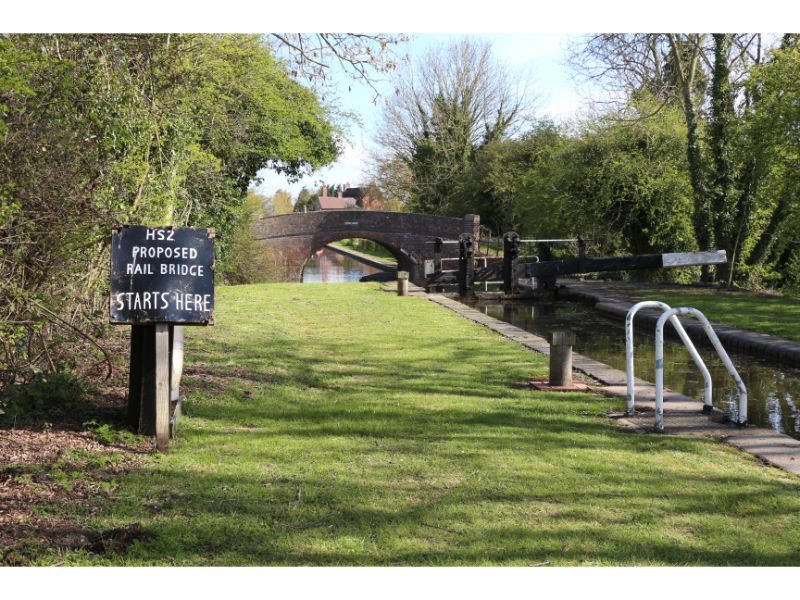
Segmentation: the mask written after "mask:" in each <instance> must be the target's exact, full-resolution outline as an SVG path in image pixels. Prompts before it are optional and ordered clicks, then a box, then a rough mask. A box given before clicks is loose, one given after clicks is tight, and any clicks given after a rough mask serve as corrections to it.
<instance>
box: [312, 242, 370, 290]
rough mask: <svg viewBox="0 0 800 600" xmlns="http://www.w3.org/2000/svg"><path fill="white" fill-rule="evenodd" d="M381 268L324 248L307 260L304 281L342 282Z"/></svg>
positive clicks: (359, 277) (353, 279) (356, 278)
mask: <svg viewBox="0 0 800 600" xmlns="http://www.w3.org/2000/svg"><path fill="white" fill-rule="evenodd" d="M380 272H381V270H380V269H377V268H375V267H372V266H370V265H367V264H364V263H362V262H360V261H358V260H355V259H352V258H350V257H348V256H344V255H343V254H339V253H338V252H334V251H333V250H328V249H327V248H322V249H321V250H319V251H318V252H317V253H316V254H314V255H313V256H312V257H311V258H309V259H308V261H307V262H306V266H305V268H304V269H303V283H340V282H343V281H358V280H359V279H361V278H362V277H364V275H372V274H373V273H380Z"/></svg>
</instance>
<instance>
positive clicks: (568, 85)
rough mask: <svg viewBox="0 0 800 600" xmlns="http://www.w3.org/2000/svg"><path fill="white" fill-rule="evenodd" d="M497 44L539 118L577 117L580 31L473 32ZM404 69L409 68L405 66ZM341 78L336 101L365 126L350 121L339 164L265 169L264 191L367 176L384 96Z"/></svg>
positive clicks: (429, 44)
mask: <svg viewBox="0 0 800 600" xmlns="http://www.w3.org/2000/svg"><path fill="white" fill-rule="evenodd" d="M470 36H471V37H477V38H480V39H484V40H489V41H491V42H492V48H493V52H494V54H495V56H496V57H497V58H498V59H499V60H501V61H503V62H504V63H505V64H506V65H507V66H508V67H509V68H510V70H511V71H512V73H514V74H515V75H518V76H519V77H523V78H525V77H527V78H528V79H529V80H530V81H531V84H532V85H531V88H532V91H533V93H534V94H536V96H537V97H538V98H539V100H538V102H537V110H536V114H537V116H540V117H544V116H549V117H551V118H553V119H555V120H558V121H563V120H566V119H568V118H570V117H572V116H574V115H575V113H576V112H578V110H579V109H580V107H581V104H582V96H581V93H580V90H578V89H577V88H576V86H575V84H574V83H573V81H572V79H571V77H570V72H569V70H568V68H567V66H566V65H565V51H564V50H565V47H566V45H567V44H568V43H569V41H570V40H571V39H573V38H575V37H576V36H575V35H571V34H565V33H531V34H512V33H508V34H494V35H481V34H470ZM462 37H464V34H457V33H452V34H451V33H448V34H421V35H413V36H411V39H410V40H409V41H408V42H406V43H405V44H403V45H402V46H401V47H400V48H399V49H398V53H399V54H401V55H408V58H409V60H410V61H412V62H413V61H414V60H415V59H416V58H419V57H421V56H423V55H424V54H425V53H426V52H427V51H428V50H429V49H431V48H433V47H436V46H439V45H444V44H447V43H448V42H449V41H453V40H457V39H461V38H462ZM398 68H399V69H401V68H403V66H402V65H401V66H400V67H398ZM333 77H334V78H335V79H336V81H337V86H336V94H337V96H338V100H337V102H336V104H337V105H338V106H339V107H340V109H341V110H344V111H350V112H353V113H355V114H356V115H358V117H359V120H360V124H357V123H353V124H350V126H349V128H348V131H347V134H346V138H345V147H344V152H343V153H342V156H341V157H340V158H339V160H338V161H337V162H336V163H334V164H333V165H331V166H329V167H326V168H324V169H320V170H319V171H317V172H315V173H314V174H313V175H311V176H310V177H306V178H304V179H302V180H301V181H299V182H297V183H293V184H290V183H288V182H287V180H286V178H285V177H284V176H282V175H279V174H277V173H275V172H273V171H268V170H264V171H262V172H261V173H259V176H260V177H261V178H262V179H263V182H262V183H261V184H260V185H259V186H258V189H259V191H260V192H261V193H263V194H266V195H272V194H274V193H275V191H276V190H277V189H279V188H282V189H287V190H289V191H290V192H291V193H292V195H293V196H295V197H296V195H297V193H298V192H299V191H300V189H301V188H302V187H303V186H306V187H308V188H310V189H314V188H317V187H318V185H319V182H320V181H324V182H325V183H329V184H337V183H348V182H349V183H351V184H352V185H357V184H358V183H361V182H362V180H363V179H364V177H363V174H364V170H365V168H366V161H367V158H368V156H369V152H370V149H371V148H373V147H374V144H373V136H374V134H375V129H376V126H377V124H378V123H379V121H380V115H381V106H380V103H381V101H380V99H379V101H378V103H377V104H376V103H374V102H373V99H374V97H375V94H374V92H373V91H372V89H371V88H369V86H367V85H366V84H363V83H360V82H358V81H352V80H351V79H350V78H348V77H347V76H346V75H344V74H343V73H342V72H341V71H340V70H338V68H337V69H336V70H334V71H333ZM376 87H377V88H378V90H379V92H381V94H382V96H386V95H388V94H391V92H392V86H391V82H390V81H389V80H388V79H385V80H384V81H382V82H380V83H379V84H378V85H376Z"/></svg>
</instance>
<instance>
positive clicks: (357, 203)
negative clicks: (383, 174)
mask: <svg viewBox="0 0 800 600" xmlns="http://www.w3.org/2000/svg"><path fill="white" fill-rule="evenodd" d="M344 187H345V190H344V192H337V193H336V195H335V196H329V195H328V186H327V185H323V186H322V192H321V193H320V195H319V198H318V199H317V202H316V205H315V207H314V210H347V209H351V210H352V209H359V208H361V209H367V210H368V209H369V196H368V195H367V194H366V193H365V192H364V190H363V189H362V188H357V187H350V184H349V183H347V184H345V186H344Z"/></svg>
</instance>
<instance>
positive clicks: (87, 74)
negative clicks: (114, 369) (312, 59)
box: [0, 34, 338, 385]
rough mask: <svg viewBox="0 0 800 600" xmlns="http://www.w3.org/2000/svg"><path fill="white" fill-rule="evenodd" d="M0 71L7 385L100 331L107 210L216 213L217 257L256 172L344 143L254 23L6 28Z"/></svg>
mask: <svg viewBox="0 0 800 600" xmlns="http://www.w3.org/2000/svg"><path fill="white" fill-rule="evenodd" d="M0 84H1V85H2V88H0V130H2V134H0V328H2V331H0V340H2V343H0V385H2V379H3V378H6V379H8V378H14V377H17V376H18V374H20V373H24V372H25V369H26V368H28V367H30V366H31V363H33V362H36V361H39V363H42V361H44V360H46V357H49V358H50V359H52V360H51V361H50V362H46V363H44V364H45V365H46V366H48V368H54V367H56V366H57V365H56V363H58V362H59V361H60V360H61V359H62V358H63V360H64V364H65V365H67V366H69V365H70V364H73V363H74V362H75V357H76V356H78V353H74V352H73V353H68V352H65V353H62V354H60V355H59V354H55V355H53V353H50V354H48V348H49V347H50V344H51V342H50V341H49V340H54V339H56V330H58V331H60V332H62V333H63V332H64V331H67V332H70V335H74V332H75V330H76V329H81V330H82V331H84V330H85V331H84V333H86V338H91V337H96V336H97V335H101V334H102V333H103V328H102V325H101V324H102V323H103V322H104V321H105V318H104V311H105V310H106V306H107V301H106V298H105V297H104V294H103V292H104V288H105V285H106V273H107V268H108V267H107V265H108V254H107V253H108V245H109V241H110V228H111V226H112V225H113V224H115V223H144V224H152V225H166V224H172V225H176V226H182V225H196V226H204V227H214V228H216V230H217V248H218V250H219V260H218V266H219V268H221V269H223V270H224V263H225V261H226V260H229V259H230V257H231V247H232V242H233V240H234V238H235V236H234V232H235V231H236V229H237V227H238V226H239V223H240V221H241V210H242V206H243V203H244V201H245V197H246V192H247V187H248V185H249V184H250V182H251V181H253V180H255V178H256V174H257V173H258V171H259V170H261V169H263V168H273V169H276V170H278V171H281V172H283V173H285V174H287V175H288V176H289V177H299V176H301V175H303V174H307V173H309V172H311V171H312V170H313V169H315V168H318V167H320V166H322V165H325V164H328V163H330V162H331V161H332V160H334V159H335V157H336V156H337V153H338V131H337V129H336V127H335V126H334V125H333V124H332V122H331V118H330V115H329V113H328V111H327V110H326V109H325V108H324V107H323V106H322V104H321V103H320V102H319V100H318V99H317V97H316V96H315V95H314V93H313V92H311V91H310V90H308V89H306V88H304V87H303V86H301V85H300V84H298V83H297V82H295V81H294V80H293V79H292V78H291V76H290V74H289V73H288V72H287V68H286V66H285V65H284V63H282V62H279V61H277V60H276V59H275V58H274V56H273V55H272V52H271V50H270V48H269V47H268V46H267V45H266V44H265V43H264V41H263V40H262V38H261V37H259V36H253V35H197V34H188V35H169V34H157V35H116V34H115V35H102V34H98V35H0ZM12 323H24V325H13V324H12ZM58 335H62V334H58ZM8 340H14V341H13V342H8ZM7 342H8V343H7ZM43 345H44V350H43V349H42V346H43ZM26 365H27V366H26Z"/></svg>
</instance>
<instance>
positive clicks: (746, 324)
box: [631, 286, 800, 341]
mask: <svg viewBox="0 0 800 600" xmlns="http://www.w3.org/2000/svg"><path fill="white" fill-rule="evenodd" d="M631 297H633V298H635V299H641V300H661V301H663V302H666V303H667V304H669V305H670V306H693V307H695V308H697V309H700V311H702V312H703V313H704V314H705V315H706V316H707V317H708V318H709V319H710V320H711V321H713V322H715V323H720V324H722V325H729V326H731V327H739V328H741V329H749V330H750V331H759V332H761V333H767V334H770V335H777V336H780V337H784V338H787V339H790V340H797V341H800V298H794V297H792V296H778V295H767V294H759V293H756V292H749V291H747V290H741V291H739V290H724V289H715V288H695V287H691V288H689V287H686V288H684V287H680V286H676V287H668V288H663V289H658V290H654V289H648V288H636V287H632V288H631Z"/></svg>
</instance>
